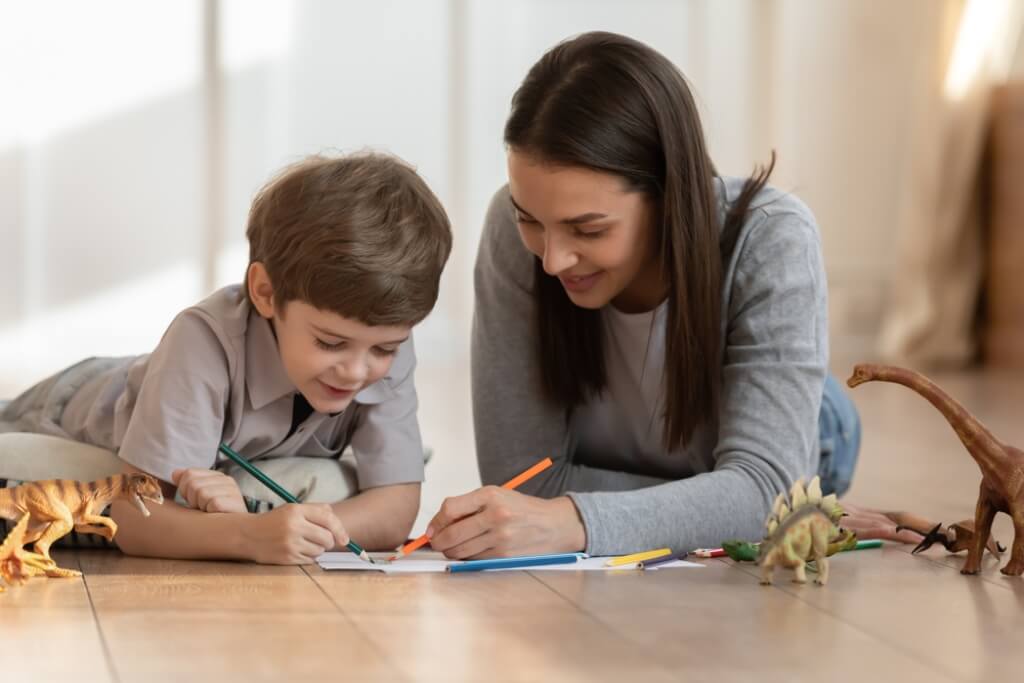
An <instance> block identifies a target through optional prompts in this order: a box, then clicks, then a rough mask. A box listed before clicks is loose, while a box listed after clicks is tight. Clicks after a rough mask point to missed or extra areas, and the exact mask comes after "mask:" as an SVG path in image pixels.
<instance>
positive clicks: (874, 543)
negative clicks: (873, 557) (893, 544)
mask: <svg viewBox="0 0 1024 683" xmlns="http://www.w3.org/2000/svg"><path fill="white" fill-rule="evenodd" d="M881 547H882V542H881V541H879V540H871V541H857V545H856V547H853V548H850V550H867V549H868V548H881Z"/></svg>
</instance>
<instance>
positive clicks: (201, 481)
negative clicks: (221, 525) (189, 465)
mask: <svg viewBox="0 0 1024 683" xmlns="http://www.w3.org/2000/svg"><path fill="white" fill-rule="evenodd" d="M171 478H172V479H173V481H174V485H175V486H177V487H178V492H179V493H181V497H182V498H184V499H185V500H186V501H188V504H189V506H190V507H193V508H195V509H196V510H202V511H203V512H244V513H248V512H249V510H248V509H247V508H246V507H245V501H244V500H243V499H242V492H241V491H240V490H239V489H238V483H237V482H236V481H235V480H234V479H232V478H231V477H229V476H228V475H226V474H224V473H223V472H218V471H217V470H204V469H187V470H174V472H172V473H171Z"/></svg>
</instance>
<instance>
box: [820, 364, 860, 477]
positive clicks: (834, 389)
mask: <svg viewBox="0 0 1024 683" xmlns="http://www.w3.org/2000/svg"><path fill="white" fill-rule="evenodd" d="M818 444H819V447H820V449H821V463H820V464H819V465H818V474H819V475H820V476H821V491H822V493H824V494H826V495H827V494H829V493H835V494H837V495H840V496H841V495H843V494H844V493H846V490H847V489H848V488H850V482H851V481H852V480H853V470H854V468H855V467H856V466H857V455H858V452H859V451H860V416H859V415H857V407H856V406H855V405H854V404H853V401H851V400H850V397H849V396H847V395H846V392H845V391H843V387H842V385H840V384H839V382H838V381H836V379H835V377H832V376H831V375H829V376H827V377H826V378H825V393H824V394H823V395H822V398H821V412H820V413H819V414H818Z"/></svg>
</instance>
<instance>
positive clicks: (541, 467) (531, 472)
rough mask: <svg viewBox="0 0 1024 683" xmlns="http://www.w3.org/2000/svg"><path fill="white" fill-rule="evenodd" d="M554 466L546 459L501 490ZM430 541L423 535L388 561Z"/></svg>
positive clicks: (512, 487)
mask: <svg viewBox="0 0 1024 683" xmlns="http://www.w3.org/2000/svg"><path fill="white" fill-rule="evenodd" d="M552 464H554V463H552V462H551V458H544V459H543V460H541V461H540V462H539V463H537V464H536V465H534V466H533V467H531V468H530V469H528V470H526V471H525V472H523V473H522V474H519V475H517V476H515V477H512V478H511V479H509V480H508V481H506V482H505V483H504V484H502V485H501V488H503V489H509V490H511V489H515V488H518V487H519V486H520V485H521V484H523V483H524V482H526V481H528V480H529V479H532V478H533V477H535V476H536V475H538V474H540V473H541V472H543V471H544V470H546V469H547V468H549V467H551V465H552ZM429 540H430V537H429V536H427V535H426V534H423V535H422V536H420V537H419V538H417V539H416V540H415V541H410V542H408V543H406V544H405V545H403V546H402V547H401V548H399V549H398V554H397V555H393V556H391V557H389V558H388V560H390V561H393V560H397V559H398V558H399V557H405V556H406V555H408V554H409V553H411V552H412V551H414V550H416V549H417V548H422V547H423V546H424V545H425V544H426V543H427V541H429Z"/></svg>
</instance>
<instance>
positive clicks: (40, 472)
mask: <svg viewBox="0 0 1024 683" xmlns="http://www.w3.org/2000/svg"><path fill="white" fill-rule="evenodd" d="M256 466H257V467H259V468H260V469H261V470H263V471H264V472H265V473H266V474H267V476H269V477H270V478H271V479H273V480H274V481H276V482H277V483H278V484H280V485H281V486H283V487H284V488H285V490H287V491H290V492H291V493H292V494H294V495H295V496H296V497H298V498H299V499H300V500H302V501H303V502H309V503H333V502H336V501H339V500H343V499H345V498H348V497H350V496H352V495H354V494H355V493H356V492H357V491H358V490H359V485H358V480H357V478H356V469H355V461H354V459H353V458H352V455H351V453H347V454H346V455H345V457H344V458H342V460H341V461H340V462H339V461H338V460H334V459H332V458H307V457H294V456H292V457H285V458H267V459H265V460H257V461H256ZM122 467H123V462H122V461H121V459H120V458H118V457H117V456H116V455H115V454H114V453H112V452H111V451H108V450H106V449H104V448H98V447H96V446H90V445H88V444H84V443H79V442H77V441H70V440H68V439H61V438H58V437H55V436H46V435H43V434H26V433H21V432H13V433H8V434H0V479H14V480H16V481H36V480H39V479H75V480H77V481H95V480H97V479H103V478H104V477H108V476H110V475H111V474H116V473H118V472H120V471H121V470H122ZM221 468H222V469H223V471H224V472H225V473H227V474H228V475H230V476H232V477H234V479H235V480H236V481H238V488H239V489H241V491H242V495H244V496H246V497H248V498H252V499H254V500H264V501H271V502H273V503H274V504H275V505H279V504H281V503H282V502H283V501H282V500H281V499H280V498H278V497H277V495H276V494H274V493H273V492H272V491H271V490H270V489H268V488H267V487H266V486H264V485H263V484H262V483H260V482H259V481H257V480H256V478H255V477H253V476H251V475H250V474H249V473H248V472H246V471H245V470H243V469H242V468H241V467H239V466H238V465H235V464H234V463H232V462H230V461H228V462H227V463H225V464H223V465H222V466H221Z"/></svg>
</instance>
